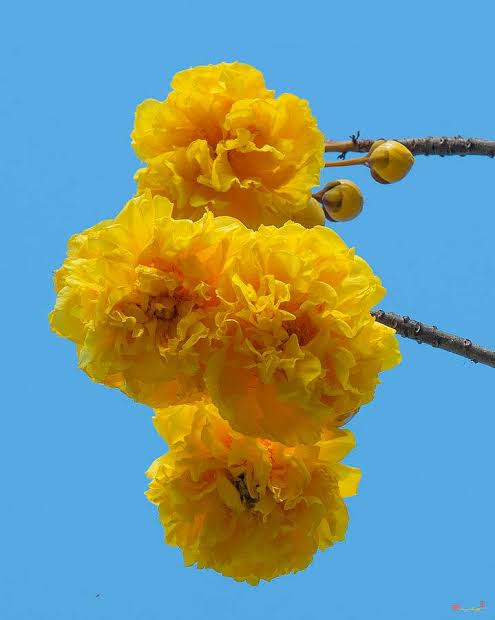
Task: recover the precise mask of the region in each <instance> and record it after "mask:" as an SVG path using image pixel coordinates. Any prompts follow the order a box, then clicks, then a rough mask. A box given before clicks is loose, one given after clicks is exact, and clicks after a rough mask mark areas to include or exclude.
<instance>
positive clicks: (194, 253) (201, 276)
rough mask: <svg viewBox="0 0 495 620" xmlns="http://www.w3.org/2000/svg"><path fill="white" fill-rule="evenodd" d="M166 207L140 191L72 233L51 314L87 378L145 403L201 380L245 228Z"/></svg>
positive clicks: (169, 398) (171, 396) (178, 393)
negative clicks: (226, 273)
mask: <svg viewBox="0 0 495 620" xmlns="http://www.w3.org/2000/svg"><path fill="white" fill-rule="evenodd" d="M171 213H172V204H171V203H170V202H169V200H168V199H167V198H163V197H161V196H156V197H152V196H151V193H150V192H146V193H145V194H144V195H142V196H139V197H137V198H134V199H133V200H131V201H130V202H129V203H128V204H127V205H126V207H125V208H124V209H123V210H122V212H121V213H120V214H119V215H118V216H117V217H116V218H115V219H114V220H107V221H104V222H101V223H100V224H97V225H96V226H93V227H92V228H89V229H88V230H86V231H84V232H83V233H81V234H79V235H75V236H74V237H72V239H71V240H70V241H69V244H68V256H67V259H66V261H65V262H64V264H63V266H62V267H61V268H60V269H59V270H58V271H57V272H56V275H55V288H56V291H57V293H58V297H57V301H56V304H55V308H54V310H53V311H52V313H51V314H50V324H51V327H52V329H53V330H54V331H55V332H56V333H57V334H59V335H60V336H64V337H66V338H69V339H70V340H73V341H74V342H75V343H76V344H77V345H78V358H79V365H80V367H81V368H82V369H83V370H84V371H85V372H86V373H87V374H88V375H89V376H90V377H91V378H92V379H93V380H94V381H98V382H101V383H105V384H107V385H109V386H114V387H118V388H120V389H121V390H123V391H124V392H125V393H126V394H128V395H129V396H131V397H132V398H135V399H136V400H138V401H139V402H142V403H147V404H150V405H154V404H161V405H163V404H170V403H171V402H176V401H177V399H180V398H181V397H182V396H184V394H190V393H191V392H194V391H195V390H196V389H199V387H200V386H201V385H202V373H203V372H204V369H203V366H204V364H205V363H206V354H205V349H206V350H208V347H209V339H210V331H211V330H212V329H213V328H215V322H214V314H215V306H216V305H217V304H218V298H217V296H216V293H215V283H216V280H217V279H218V276H219V274H220V273H221V272H222V270H224V269H225V268H226V265H227V264H228V262H229V260H230V256H231V254H232V253H235V251H236V250H235V247H234V246H235V244H236V243H238V239H239V237H240V236H242V234H244V233H247V232H248V231H247V229H245V227H244V226H242V225H241V224H240V223H239V222H237V221H236V220H233V219H231V218H214V217H213V216H212V215H211V213H210V214H205V215H204V217H203V218H202V219H201V220H199V221H198V222H195V223H194V222H191V221H190V220H174V219H172V218H171Z"/></svg>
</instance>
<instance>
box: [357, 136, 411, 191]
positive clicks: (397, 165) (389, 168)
mask: <svg viewBox="0 0 495 620" xmlns="http://www.w3.org/2000/svg"><path fill="white" fill-rule="evenodd" d="M413 164H414V156H413V154H412V153H411V151H410V150H409V149H408V148H407V147H406V146H404V145H403V144H401V143H400V142H396V141H395V140H377V141H376V142H373V145H372V146H371V149H370V152H369V160H368V165H369V167H370V170H371V176H372V177H373V178H374V179H375V181H378V182H379V183H395V182H396V181H400V180H401V179H403V178H404V177H405V176H406V174H407V173H408V172H409V170H411V168H412V165H413Z"/></svg>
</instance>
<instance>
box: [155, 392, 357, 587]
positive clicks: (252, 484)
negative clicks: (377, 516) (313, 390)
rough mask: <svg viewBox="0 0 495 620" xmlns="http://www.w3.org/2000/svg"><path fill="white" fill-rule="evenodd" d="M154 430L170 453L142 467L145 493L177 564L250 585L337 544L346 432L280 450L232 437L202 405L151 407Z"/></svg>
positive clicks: (352, 488)
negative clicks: (177, 554)
mask: <svg viewBox="0 0 495 620" xmlns="http://www.w3.org/2000/svg"><path fill="white" fill-rule="evenodd" d="M155 426H156V428H157V430H158V432H159V433H160V434H161V435H162V437H163V438H164V439H165V440H166V441H167V442H168V443H169V445H170V450H169V452H168V453H167V454H165V455H164V456H161V457H160V458H158V459H157V460H156V461H155V462H154V463H153V464H152V465H151V467H150V469H149V470H148V472H147V474H148V476H149V477H150V478H151V483H150V487H149V490H148V491H147V493H146V495H147V497H148V499H149V500H150V501H152V502H153V503H154V504H156V505H157V506H158V508H159V515H160V520H161V522H162V524H163V526H164V528H165V533H166V541H167V543H168V544H170V545H174V546H178V547H180V548H181V549H182V552H183V555H184V561H185V563H186V565H193V564H195V563H196V564H197V566H198V568H213V569H214V570H216V571H218V572H220V573H222V574H223V575H226V576H229V577H233V578H234V579H236V580H238V581H247V582H248V583H250V584H252V585H256V584H257V583H258V582H259V581H260V580H261V579H265V580H267V581H269V580H271V579H273V578H274V577H278V576H280V575H284V574H287V573H291V572H297V571H299V570H302V569H304V568H306V567H307V566H308V564H310V562H311V560H312V558H313V555H314V554H315V553H316V551H317V550H318V549H321V550H324V549H326V548H328V547H330V546H331V545H333V544H334V543H335V542H337V541H341V540H343V539H344V536H345V532H346V529H347V524H348V513H347V508H346V505H345V503H344V501H343V498H344V497H349V496H350V495H354V494H355V493H356V492H357V486H358V482H359V478H360V472H359V470H357V469H355V468H351V467H348V466H346V465H342V464H341V463H340V461H341V460H342V458H343V457H344V456H345V455H346V454H347V452H348V451H349V450H350V449H351V448H352V447H353V445H354V439H353V436H352V434H351V433H350V431H344V430H335V431H333V432H332V433H329V434H328V435H327V437H326V438H325V439H324V440H322V441H320V442H319V443H318V444H316V445H313V446H296V447H292V448H290V447H287V446H284V445H282V444H280V443H273V442H271V441H268V440H264V439H255V438H251V437H245V436H243V435H241V434H240V433H236V432H234V431H232V429H231V428H230V426H229V424H228V423H227V422H226V421H225V420H223V419H222V418H221V417H220V416H219V415H218V413H217V411H216V409H215V407H214V406H213V405H212V404H211V403H209V402H208V400H206V399H204V400H202V401H198V402H196V403H192V404H189V405H182V406H177V407H170V408H167V409H163V410H159V411H157V412H156V417H155Z"/></svg>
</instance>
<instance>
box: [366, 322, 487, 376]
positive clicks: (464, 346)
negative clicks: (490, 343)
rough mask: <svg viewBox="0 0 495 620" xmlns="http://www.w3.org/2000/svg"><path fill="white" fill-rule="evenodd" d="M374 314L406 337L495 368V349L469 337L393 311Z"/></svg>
mask: <svg viewBox="0 0 495 620" xmlns="http://www.w3.org/2000/svg"><path fill="white" fill-rule="evenodd" d="M372 314H373V316H374V317H375V318H376V320H377V321H378V322H379V323H383V324H384V325H388V327H392V328H393V329H395V330H396V332H397V333H398V334H399V335H400V336H403V337H404V338H411V339H412V340H416V342H419V343H424V344H429V345H431V346H432V347H437V348H439V349H444V351H450V353H455V354H456V355H462V357H467V358H468V359H470V360H471V361H473V362H475V363H478V362H479V363H480V364H486V366H491V367H492V368H495V351H491V350H490V349H486V348H485V347H481V346H480V345H478V344H474V343H473V342H471V340H469V339H467V338H460V337H459V336H454V335H453V334H448V333H447V332H443V331H441V330H440V329H438V327H435V326H430V325H425V324H424V323H420V322H419V321H413V320H412V319H410V318H409V317H408V316H400V315H399V314H394V313H393V312H385V311H384V310H376V311H374V312H372Z"/></svg>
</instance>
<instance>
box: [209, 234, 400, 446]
mask: <svg viewBox="0 0 495 620" xmlns="http://www.w3.org/2000/svg"><path fill="white" fill-rule="evenodd" d="M384 293H385V289H384V288H383V287H382V285H381V282H380V280H379V278H378V277H377V276H375V275H374V274H373V272H372V271H371V269H370V267H369V266H368V265H367V263H365V262H364V260H362V259H361V258H359V257H358V256H356V255H355V253H354V250H353V249H349V248H348V247H347V246H346V245H345V243H344V242H343V241H342V240H341V239H340V237H339V236H338V235H337V233H335V232H334V231H332V230H330V229H328V228H323V227H321V226H317V227H315V228H312V229H305V228H303V227H302V226H300V225H299V224H295V223H293V222H288V223H286V224H285V225H284V226H283V227H281V228H275V227H263V226H262V227H261V228H260V229H259V230H258V231H256V232H254V233H253V234H252V235H251V236H250V237H248V238H246V239H245V240H244V245H243V248H242V252H241V253H239V255H238V256H236V257H235V258H234V260H233V262H232V264H231V266H230V268H229V270H228V271H227V272H225V273H224V274H223V276H222V277H221V278H220V280H219V282H218V285H217V295H218V297H219V299H220V300H221V304H220V305H219V306H218V308H217V315H216V322H217V328H218V330H217V334H216V338H217V339H218V340H219V341H221V342H222V345H221V346H220V347H219V348H218V351H216V352H214V353H213V355H212V356H211V357H210V358H209V362H208V366H207V372H206V377H205V381H206V386H207V389H208V391H209V393H210V395H211V398H212V401H213V402H214V403H215V405H216V406H217V407H218V409H219V411H220V414H221V415H222V416H223V417H224V418H226V419H227V420H228V421H229V422H230V424H231V425H232V427H233V428H234V429H235V430H236V431H239V432H241V433H245V434H246V435H251V436H255V437H267V438H269V439H273V440H275V441H281V442H283V443H285V444H289V445H294V444H297V443H314V442H315V441H317V440H318V438H319V436H320V433H321V431H322V428H325V427H332V426H336V425H337V426H338V425H341V424H343V423H344V422H345V421H347V419H348V418H349V417H350V416H351V415H352V414H353V413H355V412H356V411H357V409H359V407H361V405H364V404H365V403H367V402H369V401H370V400H372V398H373V395H374V391H375V386H376V384H377V383H378V373H379V372H380V371H382V370H386V369H388V368H391V367H393V366H394V365H395V364H397V363H398V362H399V360H400V354H399V351H398V344H397V339H396V338H395V336H394V334H395V332H394V330H393V329H390V328H388V327H385V326H384V325H381V324H380V323H377V322H376V321H375V319H374V318H373V317H372V316H371V314H370V309H371V308H372V307H373V306H374V305H375V304H376V303H377V302H378V301H379V300H380V299H381V298H382V297H383V295H384Z"/></svg>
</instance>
